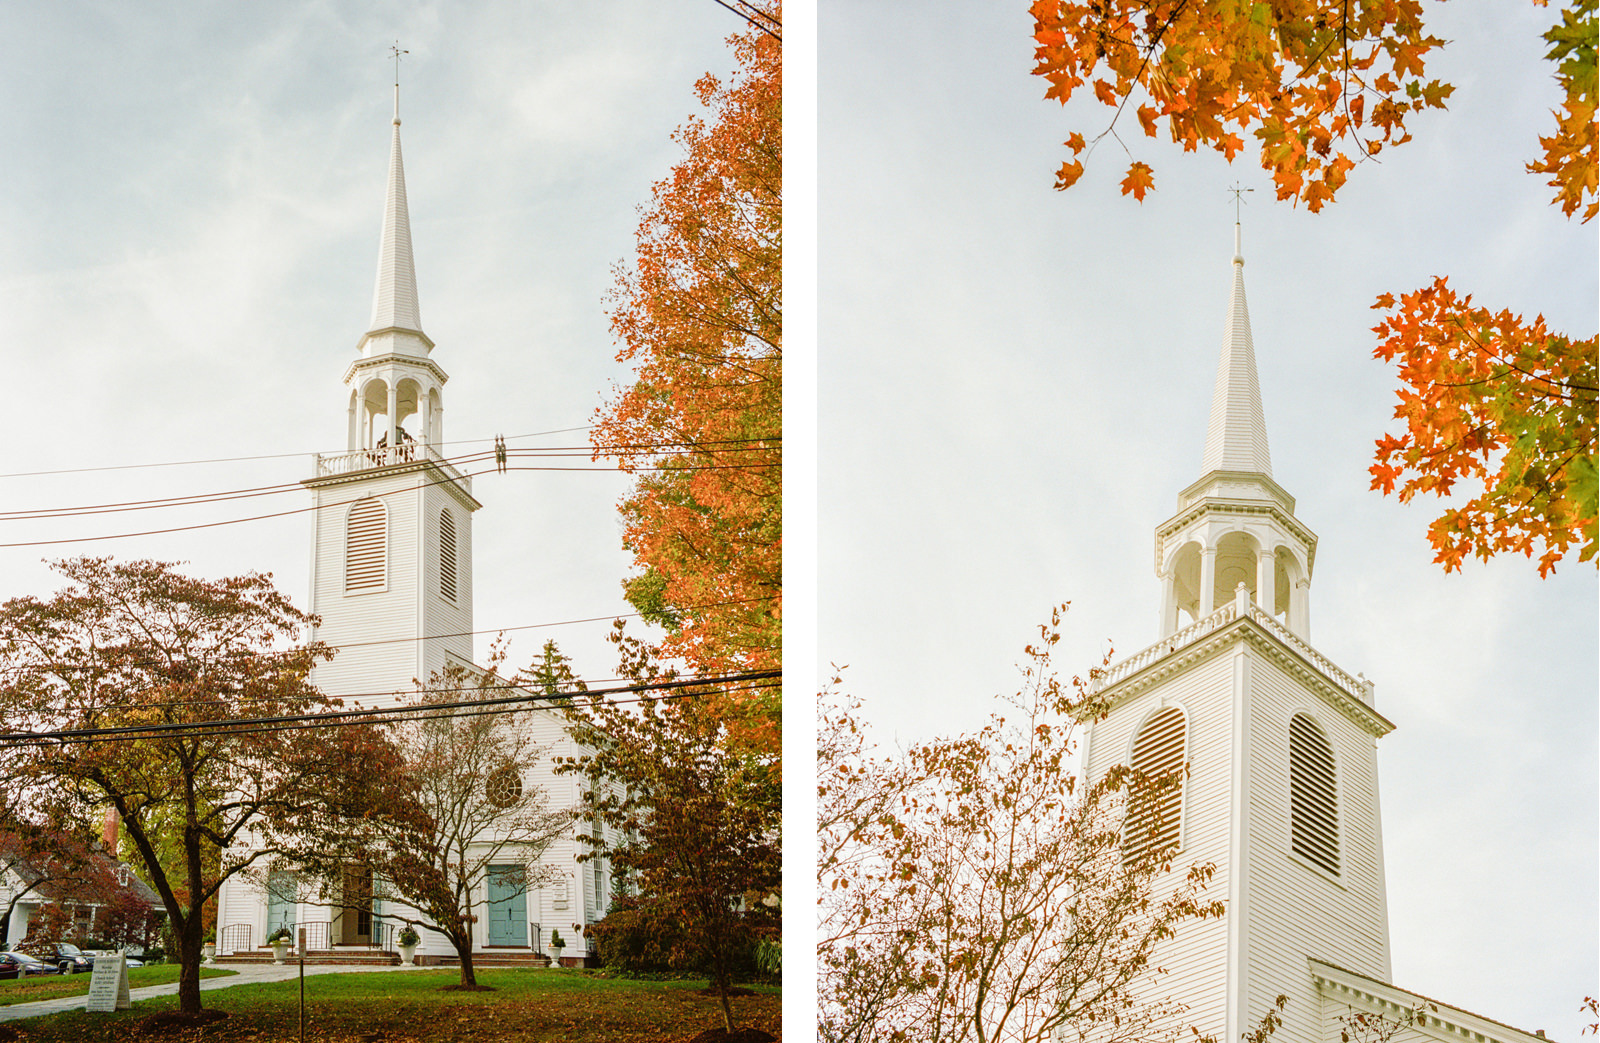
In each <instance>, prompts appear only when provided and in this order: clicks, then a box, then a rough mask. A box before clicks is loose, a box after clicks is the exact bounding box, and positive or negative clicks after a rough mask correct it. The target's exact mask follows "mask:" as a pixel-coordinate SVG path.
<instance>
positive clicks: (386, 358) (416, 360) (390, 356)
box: [344, 351, 450, 385]
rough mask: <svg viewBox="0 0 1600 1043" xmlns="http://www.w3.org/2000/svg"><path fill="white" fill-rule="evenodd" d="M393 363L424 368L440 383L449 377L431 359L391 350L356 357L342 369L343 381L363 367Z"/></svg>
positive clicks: (348, 380)
mask: <svg viewBox="0 0 1600 1043" xmlns="http://www.w3.org/2000/svg"><path fill="white" fill-rule="evenodd" d="M394 365H399V366H415V367H417V368H418V369H425V370H427V371H428V373H429V375H431V376H432V377H433V379H435V380H437V381H438V382H439V383H440V384H441V385H442V384H444V383H445V382H446V381H447V380H449V379H450V376H449V374H447V373H445V371H444V370H442V369H440V368H439V364H438V363H437V362H435V361H433V360H432V359H427V358H423V357H422V356H420V355H401V354H399V353H398V352H392V351H391V352H388V353H387V354H383V355H373V356H372V357H371V358H360V359H356V360H355V361H354V362H352V363H350V367H349V368H348V369H346V370H345V371H344V382H345V383H346V384H348V383H350V380H351V378H352V377H354V376H355V375H356V374H357V373H360V372H361V371H362V370H364V369H380V368H382V367H384V366H394Z"/></svg>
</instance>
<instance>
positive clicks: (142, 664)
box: [12, 594, 779, 706]
mask: <svg viewBox="0 0 1600 1043" xmlns="http://www.w3.org/2000/svg"><path fill="white" fill-rule="evenodd" d="M778 597H779V595H777V594H767V595H764V596H762V597H758V598H736V599H732V600H728V601H708V602H704V603H702V604H697V605H683V606H679V610H680V611H684V612H691V611H696V610H700V609H708V608H724V607H726V606H729V605H753V604H756V603H758V602H763V601H774V600H776V599H777V598H778ZM639 616H640V613H638V612H612V613H607V614H606V615H603V616H586V617H583V618H581V619H558V620H554V621H552V622H548V623H522V624H518V625H517V626H509V627H487V628H485V629H483V630H458V631H455V632H453V633H449V634H423V635H421V636H417V637H381V638H373V639H372V640H370V641H347V642H345V643H344V644H340V645H328V644H325V645H324V647H325V648H328V649H329V650H331V651H333V652H334V653H336V654H337V653H339V652H344V651H347V650H349V649H352V648H367V647H371V646H374V645H395V644H416V643H419V642H422V641H447V640H450V639H452V638H457V637H481V636H483V635H484V634H504V633H508V632H510V631H513V630H541V629H547V628H549V627H560V626H575V625H577V624H579V623H604V622H606V621H607V620H616V619H636V618H638V617H639ZM304 650H305V649H304V646H298V647H296V648H290V649H270V650H253V649H240V650H238V651H236V652H229V653H227V654H226V655H221V656H200V657H197V658H194V659H188V660H185V662H186V663H190V664H193V665H195V666H205V665H208V664H213V663H226V662H229V661H232V660H238V659H252V658H260V659H269V658H274V657H283V656H290V655H298V654H300V653H301V652H303V651H304ZM155 662H156V661H155V660H133V661H131V662H125V663H118V664H116V667H115V668H107V667H104V666H102V667H100V668H101V669H104V670H105V671H106V673H108V674H111V673H115V672H116V670H117V669H127V668H131V669H134V670H143V669H146V668H148V667H149V666H151V665H152V663H155ZM158 665H159V664H158ZM95 668H96V667H95V665H94V664H88V663H37V664H27V665H22V666H16V667H13V668H12V672H13V674H21V673H25V672H28V671H35V672H42V673H52V674H61V673H67V672H69V671H76V670H93V669H95ZM388 694H393V693H388V692H368V693H358V696H353V697H352V698H355V697H359V696H360V695H388ZM162 705H163V706H181V705H187V704H184V703H181V702H180V703H171V702H168V703H163V704H162Z"/></svg>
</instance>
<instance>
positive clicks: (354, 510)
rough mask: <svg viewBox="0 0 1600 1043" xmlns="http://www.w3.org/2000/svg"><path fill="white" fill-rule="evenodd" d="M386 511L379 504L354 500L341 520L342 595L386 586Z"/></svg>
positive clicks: (369, 500) (387, 569) (387, 541)
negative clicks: (342, 556)
mask: <svg viewBox="0 0 1600 1043" xmlns="http://www.w3.org/2000/svg"><path fill="white" fill-rule="evenodd" d="M388 523H389V517H388V512H387V511H386V510H385V509H384V506H383V501H382V500H377V499H373V498H370V497H369V498H367V499H365V500H357V501H356V503H355V505H354V506H352V507H351V508H350V514H349V516H348V517H347V518H346V519H345V541H344V547H345V550H344V592H345V593H346V594H358V593H361V592H363V591H368V590H382V589H383V588H384V586H385V585H386V584H387V583H388V574H389V568H388V565H389V554H388V544H389V540H388V535H389V534H388V527H389V526H388Z"/></svg>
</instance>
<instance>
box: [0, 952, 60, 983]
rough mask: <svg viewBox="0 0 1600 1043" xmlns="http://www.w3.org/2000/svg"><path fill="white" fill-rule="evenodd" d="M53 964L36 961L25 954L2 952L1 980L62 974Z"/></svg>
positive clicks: (0, 956)
mask: <svg viewBox="0 0 1600 1043" xmlns="http://www.w3.org/2000/svg"><path fill="white" fill-rule="evenodd" d="M60 973H61V968H60V967H57V966H56V965H55V964H53V963H45V962H44V961H43V960H36V959H34V958H33V957H32V956H29V955H28V954H27V953H25V952H0V978H26V977H31V976H33V975H35V974H60Z"/></svg>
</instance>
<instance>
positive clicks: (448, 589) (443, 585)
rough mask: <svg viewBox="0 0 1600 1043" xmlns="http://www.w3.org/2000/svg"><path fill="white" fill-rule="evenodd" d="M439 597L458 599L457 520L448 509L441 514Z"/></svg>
mask: <svg viewBox="0 0 1600 1043" xmlns="http://www.w3.org/2000/svg"><path fill="white" fill-rule="evenodd" d="M439 596H440V597H442V598H444V599H445V600H446V601H452V602H453V601H455V599H456V519H455V515H453V514H451V513H450V509H449V508H448V507H447V508H445V509H444V510H442V511H440V512H439Z"/></svg>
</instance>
